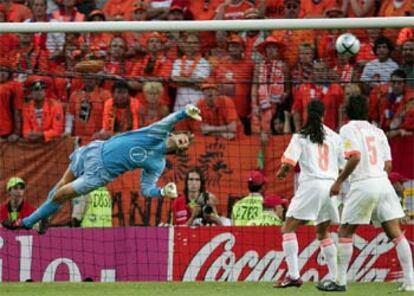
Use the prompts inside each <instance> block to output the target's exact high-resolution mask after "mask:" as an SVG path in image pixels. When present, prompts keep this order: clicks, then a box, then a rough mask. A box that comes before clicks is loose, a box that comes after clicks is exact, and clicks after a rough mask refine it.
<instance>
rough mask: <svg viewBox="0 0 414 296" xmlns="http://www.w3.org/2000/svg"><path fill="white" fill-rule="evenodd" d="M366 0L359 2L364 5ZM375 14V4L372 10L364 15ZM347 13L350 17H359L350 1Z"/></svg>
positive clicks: (359, 0)
mask: <svg viewBox="0 0 414 296" xmlns="http://www.w3.org/2000/svg"><path fill="white" fill-rule="evenodd" d="M365 1H367V0H358V4H359V5H361V6H362V5H364V3H365ZM391 1H392V0H391ZM374 14H375V5H373V6H372V8H371V10H370V11H368V13H367V14H366V15H364V16H362V17H370V16H374ZM347 15H348V17H357V16H356V14H355V12H354V10H353V9H352V6H351V3H349V6H348V13H347Z"/></svg>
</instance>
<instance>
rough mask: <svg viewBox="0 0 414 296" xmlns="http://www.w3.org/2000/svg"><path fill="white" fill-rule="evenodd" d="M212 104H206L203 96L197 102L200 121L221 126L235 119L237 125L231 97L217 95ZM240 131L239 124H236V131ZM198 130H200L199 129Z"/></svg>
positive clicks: (236, 116)
mask: <svg viewBox="0 0 414 296" xmlns="http://www.w3.org/2000/svg"><path fill="white" fill-rule="evenodd" d="M214 104H215V106H214V107H210V106H208V105H207V102H206V99H204V98H203V99H201V100H199V101H198V102H197V107H198V108H199V109H200V111H201V115H202V116H203V121H202V123H205V124H208V125H213V126H221V125H228V124H230V123H232V122H234V121H236V122H237V124H238V125H239V117H238V115H237V111H236V107H235V106H234V102H233V100H232V99H230V98H228V97H225V96H218V97H216V98H215V100H214ZM240 131H241V129H240V126H238V132H240ZM199 132H201V131H200V130H199Z"/></svg>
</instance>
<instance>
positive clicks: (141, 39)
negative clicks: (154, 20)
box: [124, 0, 153, 58]
mask: <svg viewBox="0 0 414 296" xmlns="http://www.w3.org/2000/svg"><path fill="white" fill-rule="evenodd" d="M148 18H149V17H148V3H146V2H144V1H142V0H138V1H136V2H135V3H134V4H133V6H132V16H131V20H133V21H146V20H148ZM152 34H153V33H151V32H125V33H124V37H125V39H126V40H127V43H128V52H127V56H128V57H132V58H140V57H142V56H143V55H144V54H145V53H146V47H147V42H148V37H149V36H151V35H152Z"/></svg>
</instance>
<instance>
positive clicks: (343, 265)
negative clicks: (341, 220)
mask: <svg viewBox="0 0 414 296" xmlns="http://www.w3.org/2000/svg"><path fill="white" fill-rule="evenodd" d="M357 227H358V225H355V224H342V225H341V226H340V227H339V231H338V237H339V239H338V273H337V277H336V281H337V283H338V284H339V285H341V286H346V281H347V278H346V275H347V272H348V267H349V262H350V261H351V258H352V252H353V250H354V246H353V243H352V236H353V235H354V233H355V231H356V229H357Z"/></svg>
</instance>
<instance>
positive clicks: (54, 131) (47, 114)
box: [23, 98, 65, 142]
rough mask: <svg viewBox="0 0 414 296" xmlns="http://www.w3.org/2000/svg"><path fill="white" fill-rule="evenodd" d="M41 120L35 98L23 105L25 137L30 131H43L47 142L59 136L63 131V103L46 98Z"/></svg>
mask: <svg viewBox="0 0 414 296" xmlns="http://www.w3.org/2000/svg"><path fill="white" fill-rule="evenodd" d="M42 110H43V116H42V120H41V122H39V121H38V119H37V118H36V111H35V106H34V102H33V100H32V101H30V102H28V103H26V104H24V106H23V137H27V135H28V134H29V133H30V132H43V136H44V139H45V141H46V142H48V141H51V140H53V139H54V138H57V137H59V136H60V135H62V133H63V125H64V118H65V116H64V114H63V108H62V105H61V104H60V103H59V102H58V101H55V100H51V99H47V98H46V99H45V101H44V103H43V108H42Z"/></svg>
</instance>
